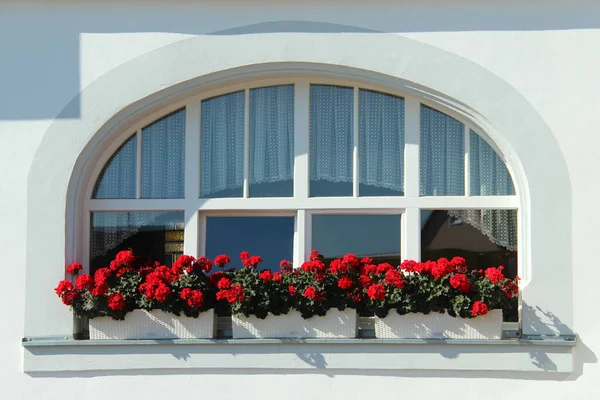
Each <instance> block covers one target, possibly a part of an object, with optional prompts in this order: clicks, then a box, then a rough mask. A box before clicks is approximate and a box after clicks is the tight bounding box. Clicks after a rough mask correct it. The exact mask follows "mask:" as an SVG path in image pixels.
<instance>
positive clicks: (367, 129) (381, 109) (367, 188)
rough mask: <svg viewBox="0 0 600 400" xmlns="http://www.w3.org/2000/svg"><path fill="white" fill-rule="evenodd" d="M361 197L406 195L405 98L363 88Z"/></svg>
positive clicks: (359, 148)
mask: <svg viewBox="0 0 600 400" xmlns="http://www.w3.org/2000/svg"><path fill="white" fill-rule="evenodd" d="M358 106H359V113H358V115H359V119H358V158H359V168H358V171H359V195H360V196H402V195H404V99H402V98H400V97H396V96H391V95H388V94H383V93H379V92H373V91H370V90H364V89H361V90H360V91H359V99H358Z"/></svg>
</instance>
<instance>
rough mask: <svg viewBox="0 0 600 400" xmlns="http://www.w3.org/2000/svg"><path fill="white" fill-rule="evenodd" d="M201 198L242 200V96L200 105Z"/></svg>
mask: <svg viewBox="0 0 600 400" xmlns="http://www.w3.org/2000/svg"><path fill="white" fill-rule="evenodd" d="M201 108H202V122H201V130H202V131H201V135H200V152H201V154H200V160H201V169H200V197H203V198H210V197H212V198H214V197H242V194H243V184H244V92H243V91H241V92H235V93H230V94H226V95H223V96H218V97H214V98H212V99H208V100H204V101H203V102H202V107H201Z"/></svg>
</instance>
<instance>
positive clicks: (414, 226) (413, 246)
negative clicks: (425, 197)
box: [400, 207, 421, 261]
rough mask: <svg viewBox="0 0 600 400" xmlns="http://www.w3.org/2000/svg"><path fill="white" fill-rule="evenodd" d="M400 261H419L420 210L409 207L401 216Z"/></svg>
mask: <svg viewBox="0 0 600 400" xmlns="http://www.w3.org/2000/svg"><path fill="white" fill-rule="evenodd" d="M401 237H402V240H401V242H402V243H401V248H400V250H401V253H402V257H401V259H402V261H404V260H415V261H421V209H420V208H414V207H410V208H407V209H405V210H404V213H403V214H402V230H401Z"/></svg>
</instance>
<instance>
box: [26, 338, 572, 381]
mask: <svg viewBox="0 0 600 400" xmlns="http://www.w3.org/2000/svg"><path fill="white" fill-rule="evenodd" d="M575 344H576V341H575V339H574V338H573V337H530V338H527V339H515V340H444V339H427V340H414V339H410V340H409V339H398V340H388V339H386V340H384V339H214V340H206V339H205V340H202V339H198V340H72V339H53V338H49V339H29V340H26V341H23V347H24V365H23V367H24V371H25V372H27V373H54V372H83V371H124V370H152V369H160V370H171V369H197V370H203V369H206V370H208V371H214V370H227V369H237V370H239V369H242V370H243V369H248V370H253V369H286V370H317V371H318V370H321V371H326V370H452V371H513V372H514V371H522V372H552V373H565V374H568V373H571V372H572V370H573V355H572V348H573V347H574V346H575Z"/></svg>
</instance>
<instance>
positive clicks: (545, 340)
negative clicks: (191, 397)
mask: <svg viewBox="0 0 600 400" xmlns="http://www.w3.org/2000/svg"><path fill="white" fill-rule="evenodd" d="M576 343H577V341H576V337H575V336H571V335H569V336H534V335H528V336H526V337H523V338H521V339H499V340H473V339H375V338H372V339H175V340H168V339H166V340H74V339H72V338H68V337H67V338H65V337H47V338H23V340H22V344H23V347H27V348H31V347H49V346H54V347H62V346H131V345H136V346H156V345H161V346H164V345H249V344H252V345H286V344H293V345H298V344H306V345H311V344H334V345H365V344H368V345H390V344H399V345H400V344H401V345H428V344H436V345H440V344H443V345H449V346H452V345H476V346H481V345H493V346H515V345H522V346H532V345H533V346H566V347H574V346H575V345H576Z"/></svg>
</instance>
